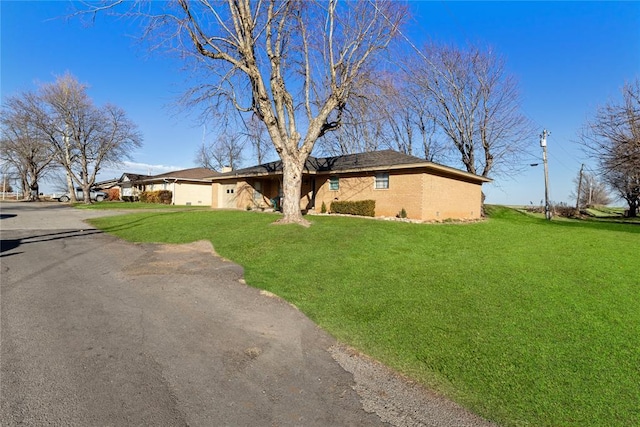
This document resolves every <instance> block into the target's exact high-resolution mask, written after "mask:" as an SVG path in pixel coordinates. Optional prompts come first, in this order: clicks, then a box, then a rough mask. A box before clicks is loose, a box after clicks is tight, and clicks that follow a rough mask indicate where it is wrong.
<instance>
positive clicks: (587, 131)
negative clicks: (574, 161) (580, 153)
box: [579, 78, 640, 217]
mask: <svg viewBox="0 0 640 427" xmlns="http://www.w3.org/2000/svg"><path fill="white" fill-rule="evenodd" d="M579 138H580V142H581V143H582V145H583V147H584V149H585V151H586V152H587V153H588V154H590V155H593V156H595V157H596V158H597V159H598V161H599V171H600V174H601V175H602V177H603V179H604V180H605V182H606V183H607V184H609V186H611V187H612V188H613V189H615V190H616V192H617V193H618V194H619V195H620V197H622V198H623V199H625V200H626V202H627V204H628V205H629V216H632V217H635V216H637V213H638V208H639V207H640V78H636V79H635V81H634V82H632V83H627V84H625V85H624V87H623V88H622V102H621V103H616V102H608V103H607V104H605V105H604V106H602V107H600V108H598V110H597V112H596V114H595V116H594V118H593V119H592V120H590V121H589V122H587V124H586V125H585V126H584V127H583V129H582V131H581V133H580V136H579Z"/></svg>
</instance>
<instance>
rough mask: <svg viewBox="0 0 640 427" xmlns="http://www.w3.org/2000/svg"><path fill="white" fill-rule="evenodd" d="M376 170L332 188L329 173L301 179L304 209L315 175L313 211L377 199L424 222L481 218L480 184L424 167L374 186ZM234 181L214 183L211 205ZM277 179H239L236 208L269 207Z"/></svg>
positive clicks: (381, 206)
mask: <svg viewBox="0 0 640 427" xmlns="http://www.w3.org/2000/svg"><path fill="white" fill-rule="evenodd" d="M375 175H376V174H375V173H374V172H368V173H366V174H365V175H362V174H360V175H356V174H350V175H344V174H343V175H341V176H340V177H339V189H338V190H335V191H334V190H330V189H329V188H330V185H329V178H330V176H328V175H315V176H310V177H306V178H304V179H303V185H302V198H301V200H300V208H301V209H302V210H306V209H310V208H311V207H313V204H314V200H313V191H312V190H313V184H314V182H313V180H315V188H316V196H315V211H316V212H320V211H321V207H322V203H323V202H324V203H325V205H326V208H327V210H330V209H331V202H333V201H334V200H341V201H344V200H352V201H354V200H368V199H372V200H375V201H376V216H384V217H395V216H396V215H398V214H399V213H400V211H401V210H402V209H403V208H404V209H405V211H406V213H407V217H408V218H410V219H417V220H422V221H428V220H440V221H442V220H446V219H477V218H479V217H480V208H481V197H482V196H481V194H482V193H481V191H482V186H481V185H479V184H474V183H470V182H466V181H461V180H459V179H455V178H451V177H446V176H440V175H433V174H431V173H425V172H423V171H420V170H404V171H390V172H389V188H388V189H376V188H375ZM257 181H259V182H260V184H259V185H260V186H261V188H262V190H261V195H262V197H258V198H257V199H256V198H255V196H254V194H255V193H254V188H255V187H254V186H255V185H256V182H257ZM232 183H235V181H226V182H225V181H221V182H216V183H214V184H213V187H212V205H211V206H212V207H214V208H218V207H225V206H222V205H221V202H220V200H221V196H220V192H221V191H224V190H223V189H224V188H225V187H224V185H229V184H232ZM278 189H279V180H277V179H268V178H255V179H249V180H241V181H238V182H237V183H236V185H235V192H236V193H235V200H234V202H233V206H231V207H235V208H236V209H246V207H247V206H251V207H269V206H270V205H271V204H270V203H271V199H273V198H276V197H278ZM223 196H224V195H223Z"/></svg>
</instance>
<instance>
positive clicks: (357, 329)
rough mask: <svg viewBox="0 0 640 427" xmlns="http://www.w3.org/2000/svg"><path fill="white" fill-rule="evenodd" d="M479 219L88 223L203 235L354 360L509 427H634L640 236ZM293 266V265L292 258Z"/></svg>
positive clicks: (149, 238) (617, 229)
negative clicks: (361, 358)
mask: <svg viewBox="0 0 640 427" xmlns="http://www.w3.org/2000/svg"><path fill="white" fill-rule="evenodd" d="M489 212H490V219H489V220H487V221H485V222H480V223H472V224H432V225H421V224H410V223H400V222H384V221H372V220H365V219H358V218H345V217H331V216H318V217H311V218H310V219H311V220H312V222H313V225H312V226H311V227H310V228H308V229H306V228H302V227H298V226H275V225H270V224H271V223H272V222H273V221H274V220H275V219H276V216H275V215H273V214H259V213H254V212H239V211H193V212H162V211H158V212H152V213H135V214H131V215H126V216H116V217H107V218H100V219H95V220H93V221H92V222H93V223H94V224H95V225H96V226H98V227H100V228H103V229H105V230H106V231H108V232H110V233H113V234H116V235H118V236H121V237H123V238H125V239H129V240H132V241H141V242H171V243H184V242H191V241H194V240H200V239H207V240H210V241H211V242H213V244H214V246H215V248H216V251H217V252H218V253H220V254H221V255H222V256H224V257H226V258H229V259H232V260H234V261H236V262H238V263H240V264H242V265H243V266H244V267H245V274H246V280H247V282H248V283H249V284H251V285H253V286H256V287H259V288H263V289H267V290H269V291H271V292H273V293H276V294H278V295H280V296H282V297H283V298H285V299H287V300H288V301H290V302H292V303H293V304H295V305H296V306H298V307H299V308H300V309H301V310H302V311H304V312H305V313H306V314H307V315H308V316H309V317H310V318H312V319H313V320H314V321H316V322H317V323H318V324H319V325H321V326H322V327H323V328H325V329H326V330H327V331H329V332H330V333H331V334H333V335H334V336H335V337H336V338H338V339H340V340H342V341H344V342H347V343H349V344H351V345H353V346H354V347H356V348H358V349H360V350H361V351H363V352H365V353H367V354H369V355H371V356H373V357H375V358H376V359H378V360H380V361H382V362H384V363H385V364H387V365H389V366H391V367H393V368H395V369H396V370H398V371H400V372H402V373H404V374H406V375H408V376H410V377H412V378H415V379H416V380H418V381H419V382H421V383H423V384H425V385H426V386H428V387H431V388H434V389H435V390H437V391H439V392H440V393H442V394H445V395H447V396H449V397H451V398H453V399H454V400H456V401H458V402H459V403H461V404H463V405H464V406H466V407H468V408H469V409H471V410H473V411H474V412H476V413H478V414H480V415H482V416H484V417H486V418H489V419H492V420H494V421H497V422H498V423H500V424H502V425H505V426H603V425H607V426H632V425H637V424H638V420H640V387H639V384H640V345H639V342H638V340H639V337H640V310H639V309H638V308H639V307H640V273H639V271H638V265H639V262H638V261H639V260H638V254H640V226H638V225H634V224H616V223H603V222H595V221H594V222H585V221H575V220H562V221H552V222H547V221H545V220H542V219H538V218H535V217H531V216H529V215H526V214H523V213H520V212H517V211H515V210H512V209H507V208H500V207H493V208H491V209H490V210H489ZM285 260H286V262H285Z"/></svg>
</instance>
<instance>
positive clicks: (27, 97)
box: [0, 92, 55, 200]
mask: <svg viewBox="0 0 640 427" xmlns="http://www.w3.org/2000/svg"><path fill="white" fill-rule="evenodd" d="M39 102H40V101H39V100H38V98H37V96H36V95H35V94H34V93H32V92H25V93H22V94H19V95H15V96H11V97H9V98H8V99H7V100H6V103H5V104H4V105H3V108H2V113H1V116H0V125H1V126H2V141H1V143H2V146H1V148H0V159H2V161H3V163H5V164H7V165H11V167H12V169H13V170H14V171H15V172H16V173H17V174H18V176H19V177H20V181H21V185H22V191H23V194H25V195H27V194H29V198H30V199H31V200H37V199H38V198H39V194H40V185H39V183H40V180H41V179H42V178H43V177H44V176H45V175H46V174H47V172H49V171H50V170H51V169H52V167H53V163H52V162H53V160H54V158H55V152H54V151H53V150H52V149H51V147H50V145H49V144H48V142H47V140H46V136H45V135H44V134H43V133H42V132H41V131H40V130H39V129H38V128H37V127H36V126H34V123H33V121H32V120H31V117H30V115H29V110H30V109H31V108H32V107H33V106H35V105H38V103H39Z"/></svg>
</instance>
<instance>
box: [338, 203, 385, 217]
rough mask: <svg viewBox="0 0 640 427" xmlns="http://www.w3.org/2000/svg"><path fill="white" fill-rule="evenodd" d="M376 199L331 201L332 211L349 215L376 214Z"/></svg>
mask: <svg viewBox="0 0 640 427" xmlns="http://www.w3.org/2000/svg"><path fill="white" fill-rule="evenodd" d="M375 211H376V201H375V200H355V201H343V202H338V201H336V202H331V212H333V213H338V214H347V215H359V216H376V212H375Z"/></svg>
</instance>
